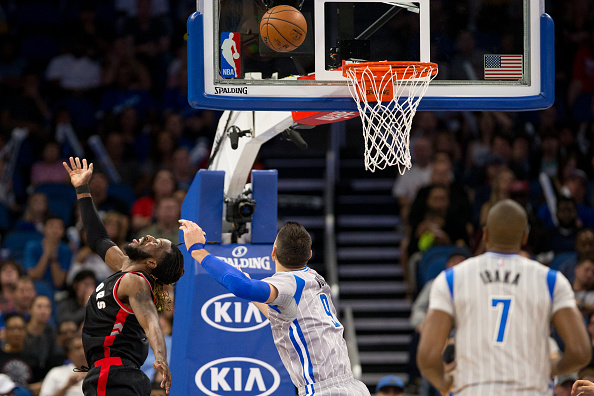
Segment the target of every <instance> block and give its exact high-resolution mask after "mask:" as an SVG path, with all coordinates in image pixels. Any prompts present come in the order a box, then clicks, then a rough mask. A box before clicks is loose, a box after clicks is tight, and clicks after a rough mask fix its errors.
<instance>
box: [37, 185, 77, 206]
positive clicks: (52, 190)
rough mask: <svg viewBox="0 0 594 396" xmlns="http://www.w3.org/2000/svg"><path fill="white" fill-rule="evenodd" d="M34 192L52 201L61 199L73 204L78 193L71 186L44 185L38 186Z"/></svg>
mask: <svg viewBox="0 0 594 396" xmlns="http://www.w3.org/2000/svg"><path fill="white" fill-rule="evenodd" d="M34 192H36V193H43V194H45V195H46V197H47V199H48V200H50V201H51V200H54V199H60V200H64V201H68V202H70V203H71V204H73V203H75V202H76V192H75V191H74V187H72V186H71V185H69V184H61V183H43V184H39V185H38V186H36V187H35V190H34Z"/></svg>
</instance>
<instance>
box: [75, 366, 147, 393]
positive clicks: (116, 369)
mask: <svg viewBox="0 0 594 396" xmlns="http://www.w3.org/2000/svg"><path fill="white" fill-rule="evenodd" d="M82 389H83V393H84V394H85V396H120V395H121V396H150V394H151V381H150V380H149V378H148V377H147V376H146V374H145V373H144V372H142V370H140V369H139V368H137V366H135V365H131V364H129V365H126V364H125V363H124V364H122V365H114V364H106V365H102V366H95V367H93V368H91V369H90V370H89V372H88V373H87V376H86V377H85V379H84V381H83V384H82Z"/></svg>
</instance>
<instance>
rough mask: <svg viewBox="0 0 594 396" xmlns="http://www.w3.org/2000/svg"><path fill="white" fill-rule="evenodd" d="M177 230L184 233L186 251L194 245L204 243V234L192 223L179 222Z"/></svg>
mask: <svg viewBox="0 0 594 396" xmlns="http://www.w3.org/2000/svg"><path fill="white" fill-rule="evenodd" d="M179 223H180V225H179V229H180V230H182V231H183V232H184V243H185V245H186V249H190V247H192V245H193V244H195V243H206V236H205V235H206V233H205V232H204V231H202V228H200V226H199V225H198V224H196V223H194V222H193V221H190V220H183V219H182V220H179Z"/></svg>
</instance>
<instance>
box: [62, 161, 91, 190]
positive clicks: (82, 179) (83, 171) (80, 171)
mask: <svg viewBox="0 0 594 396" xmlns="http://www.w3.org/2000/svg"><path fill="white" fill-rule="evenodd" d="M62 165H64V168H65V169H66V171H67V172H68V175H69V176H70V183H72V185H73V186H74V187H79V186H84V185H85V184H88V183H89V181H90V180H91V176H93V163H92V162H91V163H90V164H88V166H87V159H86V158H83V160H82V164H81V162H80V158H78V157H76V159H75V158H73V157H70V166H68V164H67V163H66V162H62Z"/></svg>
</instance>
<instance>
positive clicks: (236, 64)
mask: <svg viewBox="0 0 594 396" xmlns="http://www.w3.org/2000/svg"><path fill="white" fill-rule="evenodd" d="M280 4H288V5H292V6H294V7H296V8H298V9H300V11H301V13H302V14H303V15H304V16H305V18H306V21H307V23H308V30H307V34H306V38H305V41H304V42H303V44H302V45H301V46H300V47H298V48H297V49H295V50H294V51H292V52H287V53H278V52H275V51H273V50H271V49H269V48H268V47H267V46H266V45H265V44H264V43H263V42H262V41H261V39H260V35H259V21H260V18H261V17H262V15H263V14H264V13H265V12H266V10H267V9H269V8H270V7H272V6H276V5H280ZM187 28H188V84H189V93H188V96H189V101H190V104H191V105H192V106H194V107H196V108H207V109H220V110H284V111H295V110H300V111H316V110H317V111H320V110H330V111H356V105H355V103H354V101H353V99H352V97H351V95H350V93H349V90H348V86H347V80H346V79H345V78H344V77H342V73H341V71H340V70H336V69H337V68H339V67H340V66H341V65H342V63H343V61H346V62H348V61H351V60H353V59H355V60H357V59H358V60H365V61H383V60H390V61H421V62H429V61H431V62H435V63H437V64H438V65H439V74H438V75H437V77H436V78H435V79H434V80H433V81H432V82H431V84H430V85H429V88H428V90H427V92H426V94H425V96H424V98H423V99H422V100H421V102H420V105H419V110H457V109H463V110H508V111H518V110H537V109H543V108H547V107H549V106H551V105H552V103H553V100H554V31H553V30H554V24H553V21H552V19H551V18H550V17H549V16H548V15H547V14H545V13H544V1H542V0H503V1H480V2H478V1H477V2H475V1H454V0H398V1H394V0H382V1H373V0H350V1H342V0H198V2H197V12H195V13H194V14H193V15H192V16H191V17H190V18H189V19H188V24H187ZM230 48H231V50H230ZM230 51H231V52H230ZM236 52H237V54H238V55H235V53H236ZM230 53H231V54H234V55H233V56H232V57H230V56H229V54H230Z"/></svg>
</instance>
